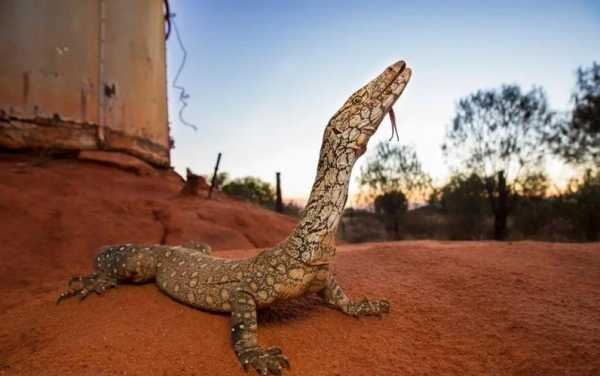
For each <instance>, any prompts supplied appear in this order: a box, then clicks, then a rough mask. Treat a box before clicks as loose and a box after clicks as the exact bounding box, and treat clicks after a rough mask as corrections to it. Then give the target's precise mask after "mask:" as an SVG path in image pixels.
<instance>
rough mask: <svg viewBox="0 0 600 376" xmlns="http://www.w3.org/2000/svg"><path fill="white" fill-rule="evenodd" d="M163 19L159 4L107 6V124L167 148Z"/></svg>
mask: <svg viewBox="0 0 600 376" xmlns="http://www.w3.org/2000/svg"><path fill="white" fill-rule="evenodd" d="M163 20H164V10H163V8H162V1H150V2H149V1H147V0H128V1H119V0H112V1H108V2H107V7H106V17H105V23H106V42H105V51H106V66H105V75H104V83H105V85H106V93H110V94H108V95H106V96H105V106H106V112H105V121H106V123H107V124H110V125H111V128H113V129H115V130H120V131H125V132H126V133H129V134H131V135H134V136H137V137H141V138H145V139H149V140H154V141H155V142H159V143H161V144H163V145H164V146H167V145H168V142H169V141H168V137H169V135H168V127H167V116H166V115H167V109H166V106H167V101H166V98H165V89H166V70H165V47H164V40H165V34H164V22H163Z"/></svg>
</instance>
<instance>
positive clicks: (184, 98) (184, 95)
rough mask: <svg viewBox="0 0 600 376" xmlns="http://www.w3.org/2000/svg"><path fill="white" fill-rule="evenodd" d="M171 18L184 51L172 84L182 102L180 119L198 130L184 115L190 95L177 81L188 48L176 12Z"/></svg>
mask: <svg viewBox="0 0 600 376" xmlns="http://www.w3.org/2000/svg"><path fill="white" fill-rule="evenodd" d="M169 20H170V22H169V25H172V26H173V30H174V31H175V36H176V37H177V42H178V44H179V47H180V48H181V51H182V52H183V58H182V59H181V64H180V65H179V68H178V69H177V74H176V75H175V78H174V79H173V83H172V85H171V86H173V88H174V89H176V90H179V102H180V103H181V107H179V121H180V122H181V123H182V124H183V125H185V126H187V127H190V128H192V129H193V130H194V131H196V130H198V127H197V126H196V125H194V124H192V123H190V122H189V121H187V120H185V118H184V116H183V111H184V110H185V108H186V107H187V106H188V103H187V100H188V99H190V95H189V94H188V93H187V91H186V90H185V87H183V86H181V85H179V84H178V83H177V80H179V76H180V75H181V72H182V71H183V68H184V67H185V62H186V60H187V50H186V49H185V46H184V45H183V41H182V40H181V36H180V35H179V29H178V28H177V23H176V22H175V13H170V14H169Z"/></svg>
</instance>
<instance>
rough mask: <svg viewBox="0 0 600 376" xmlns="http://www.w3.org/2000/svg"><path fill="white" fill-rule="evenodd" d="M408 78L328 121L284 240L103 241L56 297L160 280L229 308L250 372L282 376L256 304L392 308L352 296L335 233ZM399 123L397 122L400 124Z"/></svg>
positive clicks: (391, 70)
mask: <svg viewBox="0 0 600 376" xmlns="http://www.w3.org/2000/svg"><path fill="white" fill-rule="evenodd" d="M410 77H411V70H410V68H408V67H407V66H406V64H405V62H404V61H399V62H396V63H394V64H392V65H391V66H389V67H388V68H387V69H386V70H385V71H384V72H383V73H381V74H380V75H379V76H377V77H376V78H375V79H373V80H372V81H370V82H369V83H368V84H366V85H365V86H364V87H362V88H361V89H359V90H358V91H356V92H355V93H354V94H352V95H351V96H350V98H349V99H348V100H347V101H346V102H345V103H344V105H343V106H342V107H341V108H340V109H339V110H338V111H337V112H336V113H335V114H334V115H333V117H332V118H331V120H330V121H329V123H328V124H327V126H326V128H325V133H324V136H323V142H322V146H321V152H320V158H319V162H318V167H317V174H316V178H315V182H314V184H313V187H312V191H311V194H310V197H309V200H308V202H307V204H306V206H305V208H304V209H303V211H302V214H301V218H300V219H299V222H298V224H297V225H296V227H295V229H294V230H293V231H292V232H291V234H290V235H289V236H288V237H287V238H286V239H285V240H284V241H282V242H281V243H279V244H278V245H276V246H274V247H272V248H269V249H265V250H263V251H261V252H260V253H258V254H257V255H256V256H254V257H250V258H247V259H241V260H231V259H224V258H219V257H216V256H213V255H212V254H211V249H210V247H209V246H208V245H206V244H204V243H201V242H189V243H186V244H183V245H180V246H166V245H132V244H121V245H113V246H107V247H104V248H102V249H101V250H100V252H99V254H98V255H97V256H96V257H95V259H94V272H93V273H92V274H90V275H87V276H81V277H74V278H72V279H71V280H70V282H69V288H68V289H67V290H66V291H65V292H63V293H61V294H60V296H59V298H58V301H57V302H60V301H61V300H63V299H65V298H68V297H71V296H77V297H79V298H80V299H83V298H85V297H86V296H87V295H88V294H90V293H91V292H95V293H98V294H102V293H103V292H104V291H106V289H108V288H110V287H115V286H116V285H117V284H119V283H144V282H150V281H155V282H156V284H157V285H158V287H159V288H160V289H161V290H162V291H163V292H165V293H166V294H167V295H169V296H170V297H172V298H173V299H175V300H177V301H179V302H181V303H185V304H187V305H190V306H192V307H195V308H199V309H202V310H208V311H217V312H229V313H231V333H230V338H231V343H232V346H233V350H234V352H235V354H236V356H237V358H238V359H239V361H240V363H241V364H242V366H243V367H244V369H246V370H248V369H249V368H254V369H255V370H256V371H257V372H258V373H259V374H260V375H268V374H273V375H281V372H282V368H289V361H288V359H287V358H286V357H285V356H284V355H283V354H282V351H281V349H280V348H278V347H270V348H262V347H260V346H259V344H258V338H257V319H256V312H257V309H259V308H263V307H267V306H269V305H271V304H273V303H274V302H278V301H282V300H286V299H291V298H295V297H299V296H301V295H304V294H310V293H317V294H318V295H319V296H320V297H321V298H322V300H323V301H324V302H325V303H326V304H328V305H330V306H333V307H335V308H337V309H339V310H341V311H342V312H344V313H345V314H348V315H352V316H364V315H381V314H382V313H388V312H389V310H390V303H389V302H388V301H387V300H368V299H366V298H365V299H362V300H358V301H355V300H352V299H350V298H349V297H348V296H347V295H346V294H345V293H344V291H343V290H342V288H341V287H340V286H339V285H338V283H337V282H336V280H335V278H334V277H333V275H332V273H331V265H332V263H333V261H334V256H335V233H336V228H337V226H338V222H339V220H340V218H341V215H342V211H343V209H344V206H345V204H346V199H347V196H348V185H349V183H350V174H351V172H352V168H353V166H354V164H355V162H356V160H357V159H358V158H359V157H360V156H361V155H362V154H364V152H365V151H366V147H367V142H368V141H369V138H370V137H371V136H372V135H373V134H374V133H375V131H376V130H377V128H378V127H379V125H380V124H381V122H382V120H383V118H384V116H385V115H386V114H388V113H390V112H392V114H393V111H392V105H393V104H394V103H395V102H396V100H397V99H398V98H399V97H400V94H401V93H402V92H403V90H404V88H405V87H406V84H407V83H408V81H409V79H410ZM394 125H395V124H394Z"/></svg>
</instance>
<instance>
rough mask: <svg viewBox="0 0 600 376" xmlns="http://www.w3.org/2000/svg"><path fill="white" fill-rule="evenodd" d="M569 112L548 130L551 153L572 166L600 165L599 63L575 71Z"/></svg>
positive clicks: (596, 166)
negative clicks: (571, 107) (574, 82)
mask: <svg viewBox="0 0 600 376" xmlns="http://www.w3.org/2000/svg"><path fill="white" fill-rule="evenodd" d="M571 98H572V103H573V110H572V111H571V112H570V113H568V114H566V115H565V119H563V121H560V122H557V123H556V124H555V126H554V127H553V128H552V129H551V130H550V131H549V133H548V137H547V141H548V142H549V143H550V145H551V146H552V150H553V151H554V153H555V154H557V155H559V156H561V157H562V158H563V159H564V160H565V161H566V162H568V163H573V164H585V165H592V166H593V167H595V168H598V167H599V166H600V64H598V63H596V62H594V63H593V64H592V66H591V67H588V68H582V67H580V68H579V69H578V70H577V82H576V85H575V91H574V92H573V95H572V97H571Z"/></svg>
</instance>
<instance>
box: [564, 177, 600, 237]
mask: <svg viewBox="0 0 600 376" xmlns="http://www.w3.org/2000/svg"><path fill="white" fill-rule="evenodd" d="M563 205H565V206H566V212H567V216H568V218H569V220H570V221H571V222H572V223H573V224H574V225H575V226H576V228H577V230H578V232H580V233H581V234H582V235H583V238H584V239H585V240H587V241H592V242H593V241H598V240H600V171H596V173H595V174H594V173H593V172H592V170H589V169H588V170H587V171H586V172H585V174H584V175H583V177H582V178H581V179H571V181H570V182H569V186H568V187H567V193H566V194H565V195H564V197H563Z"/></svg>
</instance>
